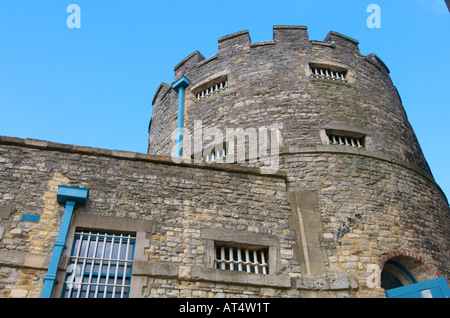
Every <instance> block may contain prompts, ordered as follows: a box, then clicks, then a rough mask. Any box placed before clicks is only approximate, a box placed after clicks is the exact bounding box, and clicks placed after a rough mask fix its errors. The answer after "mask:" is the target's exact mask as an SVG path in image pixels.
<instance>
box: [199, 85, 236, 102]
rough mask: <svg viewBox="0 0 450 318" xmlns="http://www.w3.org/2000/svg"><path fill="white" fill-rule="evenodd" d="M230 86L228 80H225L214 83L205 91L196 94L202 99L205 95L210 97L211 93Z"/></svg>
mask: <svg viewBox="0 0 450 318" xmlns="http://www.w3.org/2000/svg"><path fill="white" fill-rule="evenodd" d="M227 86H228V81H227V80H225V81H223V82H220V83H217V84H214V85H212V86H210V87H208V88H206V89H204V90H203V91H201V92H200V93H197V94H196V97H197V100H200V99H202V98H204V97H208V96H209V95H211V94H214V93H216V92H218V91H220V90H222V89H225V88H226V87H227Z"/></svg>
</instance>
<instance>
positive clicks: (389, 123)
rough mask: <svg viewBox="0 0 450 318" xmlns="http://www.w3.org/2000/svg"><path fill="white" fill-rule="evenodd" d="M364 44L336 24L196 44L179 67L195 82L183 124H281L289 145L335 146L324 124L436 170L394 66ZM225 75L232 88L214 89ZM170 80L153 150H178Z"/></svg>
mask: <svg viewBox="0 0 450 318" xmlns="http://www.w3.org/2000/svg"><path fill="white" fill-rule="evenodd" d="M358 45H359V42H358V41H357V40H355V39H352V38H350V37H348V36H345V35H342V34H339V33H337V32H334V31H330V32H329V33H328V35H327V36H326V38H325V40H324V41H315V40H310V39H309V36H308V31H307V27H305V26H274V27H273V40H271V41H266V42H257V43H251V39H250V34H249V32H248V31H247V30H245V31H241V32H236V33H234V34H230V35H227V36H224V37H221V38H219V40H218V53H217V54H216V55H214V56H212V57H210V58H208V59H205V57H204V56H203V55H202V54H201V53H200V52H199V51H195V52H194V53H192V54H190V55H189V56H187V57H186V58H185V59H184V60H183V61H181V62H180V63H179V64H178V65H177V66H176V67H175V77H174V80H177V79H178V78H180V77H181V76H186V77H187V78H189V80H190V83H191V84H190V86H189V87H188V88H187V90H186V107H185V116H184V117H185V123H184V124H185V125H184V127H185V128H187V129H193V124H194V121H195V120H201V121H202V124H203V127H205V128H208V127H215V128H218V129H222V130H223V129H225V128H226V127H233V128H235V127H237V126H239V127H242V128H244V129H245V128H249V127H254V128H257V127H261V126H270V125H278V127H283V129H281V134H282V139H283V145H284V146H290V145H301V146H311V145H329V141H327V139H326V131H334V133H337V134H338V135H339V134H341V135H342V134H344V135H345V134H347V135H355V134H356V135H358V134H362V135H363V136H364V139H365V142H364V149H367V150H370V151H376V152H382V153H386V154H389V155H392V156H393V157H395V158H397V159H399V160H404V161H407V162H409V163H411V164H413V165H416V166H418V167H420V168H421V169H423V170H424V171H426V172H427V173H429V174H431V171H430V169H429V167H428V164H427V162H426V160H425V158H424V155H423V153H422V151H421V148H420V146H419V143H418V141H417V138H416V136H415V134H414V131H413V130H412V128H411V126H410V124H409V122H408V119H407V116H406V113H405V111H404V109H403V106H402V102H401V99H400V96H399V94H398V92H397V89H396V87H395V86H394V85H393V83H392V81H391V79H390V77H389V69H388V68H387V66H386V65H385V64H384V63H383V61H382V60H381V59H380V58H379V57H378V56H376V55H375V54H373V53H371V54H369V55H367V56H363V55H361V53H360V51H359V47H358ZM225 81H226V83H227V89H226V90H223V91H220V90H218V89H215V88H216V85H220V83H221V82H225ZM169 86H170V85H169V84H164V83H163V84H161V86H160V88H159V89H158V90H157V93H156V95H155V98H154V101H153V105H154V112H153V118H152V129H151V130H150V132H149V133H150V136H149V153H152V154H161V155H169V154H170V151H171V149H172V146H171V144H170V142H168V138H167V136H169V135H170V134H171V132H172V130H173V128H174V127H175V126H174V125H175V124H174V122H175V121H176V117H177V116H176V106H174V103H176V97H175V96H174V95H175V94H176V92H174V91H172V90H169V89H167V88H168V87H169ZM210 87H211V94H210V92H209V88H210ZM163 88H164V89H163ZM202 94H203V96H205V95H206V96H207V98H199V96H200V97H202ZM169 101H170V102H169ZM337 126H339V127H341V128H345V129H341V131H336V129H335V128H333V127H337ZM163 132H165V133H163ZM348 137H350V136H348Z"/></svg>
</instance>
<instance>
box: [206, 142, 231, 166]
mask: <svg viewBox="0 0 450 318" xmlns="http://www.w3.org/2000/svg"><path fill="white" fill-rule="evenodd" d="M217 148H218V149H216V148H215V147H214V148H213V149H212V150H211V151H210V152H207V151H205V152H206V153H207V154H206V155H205V157H204V160H205V162H213V161H215V160H217V159H222V158H226V157H227V156H228V148H227V145H226V144H224V145H223V147H222V148H220V147H217Z"/></svg>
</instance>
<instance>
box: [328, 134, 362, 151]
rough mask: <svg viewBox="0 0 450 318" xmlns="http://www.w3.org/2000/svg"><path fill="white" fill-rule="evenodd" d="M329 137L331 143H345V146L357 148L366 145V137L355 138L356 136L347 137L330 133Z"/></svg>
mask: <svg viewBox="0 0 450 318" xmlns="http://www.w3.org/2000/svg"><path fill="white" fill-rule="evenodd" d="M328 139H329V141H330V144H331V145H343V146H351V147H357V148H363V147H364V137H362V138H355V137H348V136H347V137H345V136H337V135H328Z"/></svg>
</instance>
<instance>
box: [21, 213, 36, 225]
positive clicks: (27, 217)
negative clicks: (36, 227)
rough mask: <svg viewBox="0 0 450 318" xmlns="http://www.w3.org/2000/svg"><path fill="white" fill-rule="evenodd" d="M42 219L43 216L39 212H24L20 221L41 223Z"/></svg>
mask: <svg viewBox="0 0 450 318" xmlns="http://www.w3.org/2000/svg"><path fill="white" fill-rule="evenodd" d="M40 220H41V216H40V215H39V214H28V213H23V214H22V215H21V217H20V221H22V222H32V223H39V221H40Z"/></svg>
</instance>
